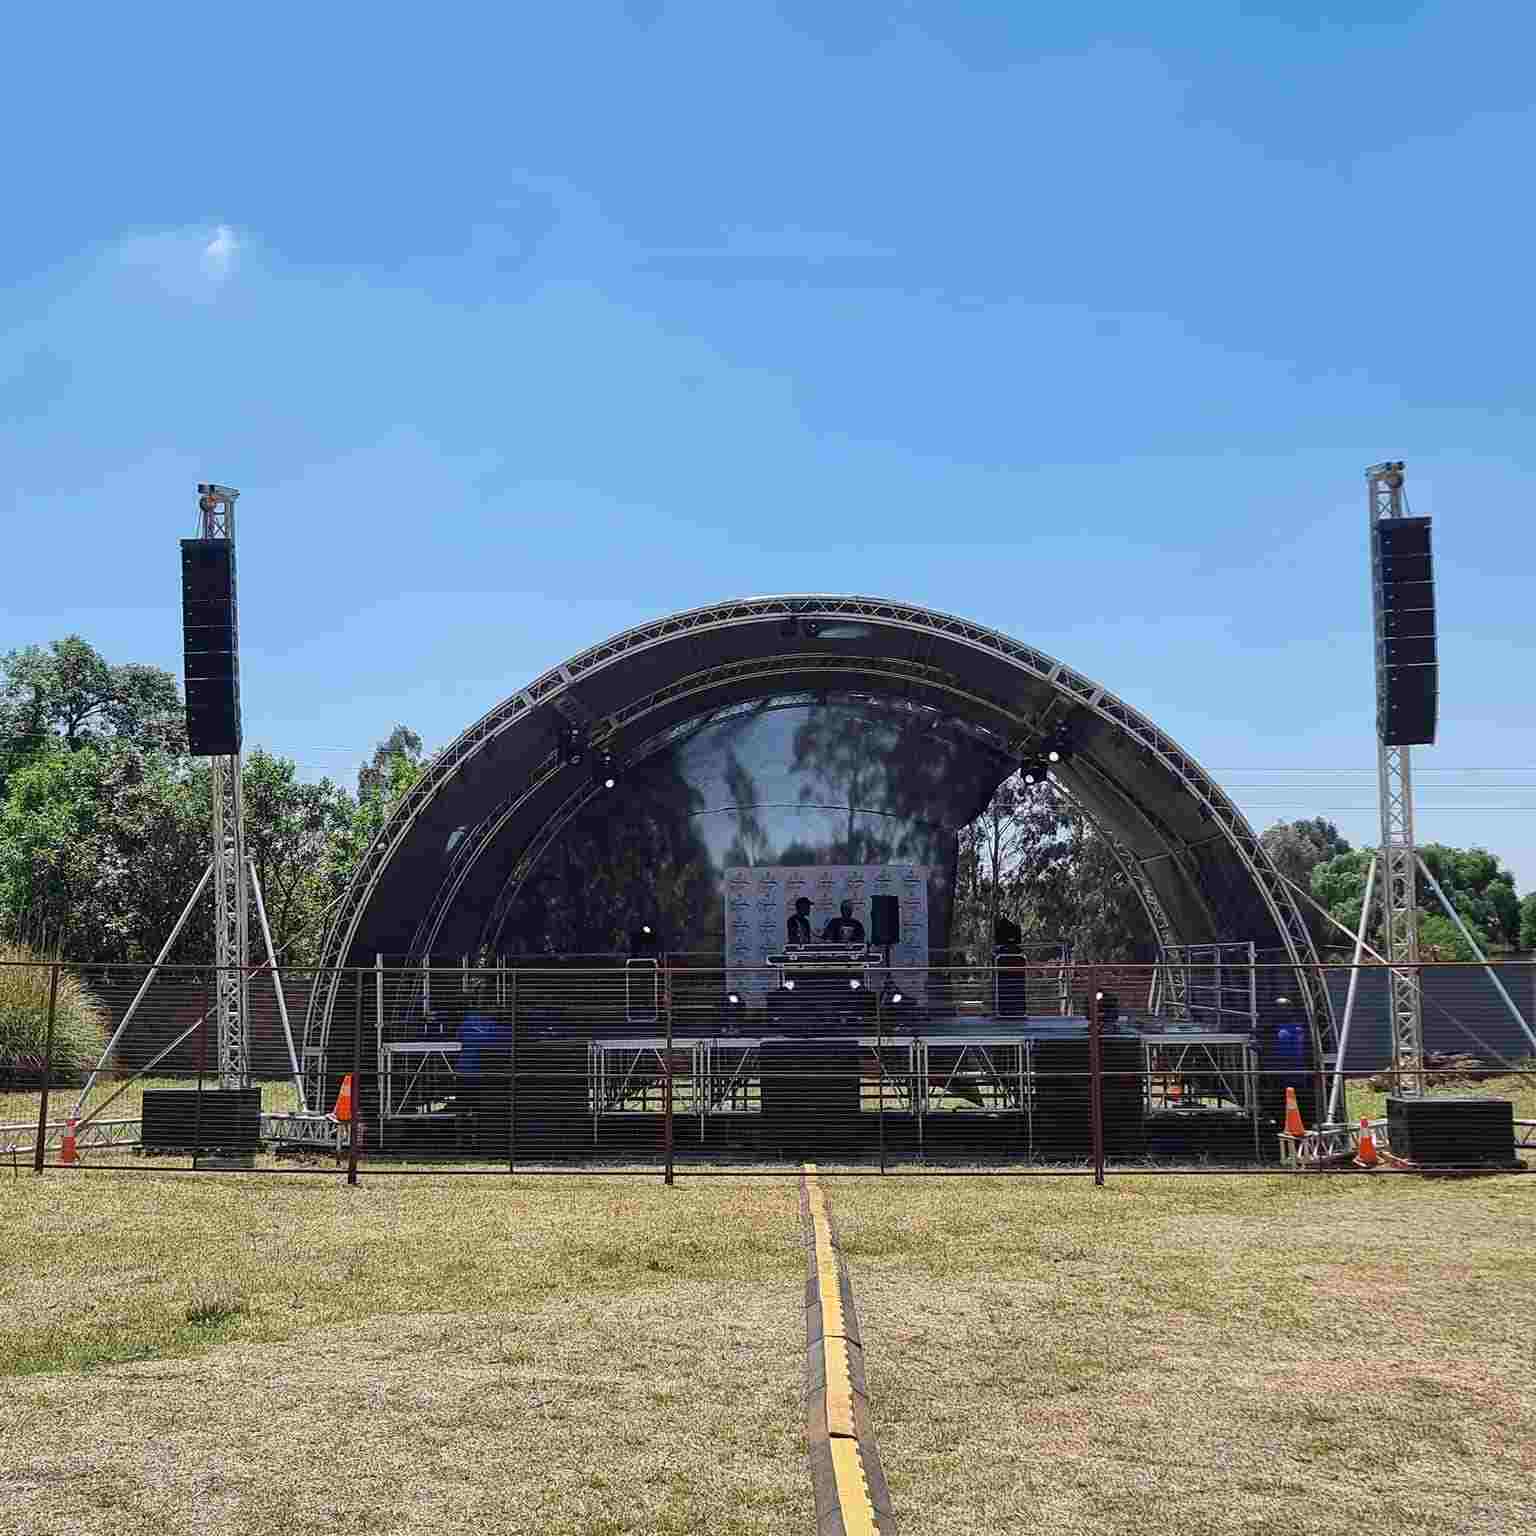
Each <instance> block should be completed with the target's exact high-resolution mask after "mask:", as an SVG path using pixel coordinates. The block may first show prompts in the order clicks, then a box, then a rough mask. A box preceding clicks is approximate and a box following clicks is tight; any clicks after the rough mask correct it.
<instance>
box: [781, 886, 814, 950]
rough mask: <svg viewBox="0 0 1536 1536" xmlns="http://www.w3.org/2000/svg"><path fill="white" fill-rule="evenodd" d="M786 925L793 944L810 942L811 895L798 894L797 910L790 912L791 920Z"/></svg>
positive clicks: (796, 899) (796, 900)
mask: <svg viewBox="0 0 1536 1536" xmlns="http://www.w3.org/2000/svg"><path fill="white" fill-rule="evenodd" d="M784 926H785V927H786V928H787V929H788V930H789V942H790V943H791V944H809V943H810V942H811V898H810V897H809V896H797V897H796V898H795V910H794V911H793V912H792V913H791V914H790V918H789V921H788V922H787V923H786V924H785V925H784Z"/></svg>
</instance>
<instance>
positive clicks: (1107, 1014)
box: [1093, 992, 1120, 1024]
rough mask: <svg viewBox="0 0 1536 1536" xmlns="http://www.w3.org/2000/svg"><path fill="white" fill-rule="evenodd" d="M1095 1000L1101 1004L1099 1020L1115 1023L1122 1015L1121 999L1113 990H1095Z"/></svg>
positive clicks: (1102, 1022) (1104, 1022)
mask: <svg viewBox="0 0 1536 1536" xmlns="http://www.w3.org/2000/svg"><path fill="white" fill-rule="evenodd" d="M1093 996H1094V1001H1095V1002H1097V1003H1098V1005H1099V1022H1100V1023H1101V1024H1113V1023H1114V1022H1115V1020H1116V1019H1118V1018H1119V1017H1120V999H1119V997H1118V996H1117V995H1116V994H1115V993H1113V992H1095V993H1094V994H1093Z"/></svg>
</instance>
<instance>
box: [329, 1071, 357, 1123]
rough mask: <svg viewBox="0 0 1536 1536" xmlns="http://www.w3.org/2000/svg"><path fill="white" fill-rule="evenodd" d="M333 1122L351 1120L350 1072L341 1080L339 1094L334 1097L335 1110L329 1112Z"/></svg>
mask: <svg viewBox="0 0 1536 1536" xmlns="http://www.w3.org/2000/svg"><path fill="white" fill-rule="evenodd" d="M331 1118H332V1119H334V1120H343V1121H345V1120H350V1119H351V1118H352V1074H351V1073H350V1072H348V1073H347V1075H346V1076H345V1077H344V1078H342V1080H341V1092H340V1093H338V1094H337V1095H336V1108H335V1109H333V1110H332V1111H331Z"/></svg>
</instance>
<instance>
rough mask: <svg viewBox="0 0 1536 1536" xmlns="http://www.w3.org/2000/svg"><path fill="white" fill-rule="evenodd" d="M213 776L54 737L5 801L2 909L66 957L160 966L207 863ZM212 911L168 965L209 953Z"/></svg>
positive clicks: (104, 745)
mask: <svg viewBox="0 0 1536 1536" xmlns="http://www.w3.org/2000/svg"><path fill="white" fill-rule="evenodd" d="M208 853H209V849H208V784H207V772H206V769H203V768H201V766H199V767H195V768H194V767H190V766H189V765H188V764H187V762H186V760H184V759H183V760H177V759H173V758H170V757H168V756H166V754H164V753H162V752H155V751H145V750H143V749H142V748H141V747H139V746H137V745H135V744H133V743H132V742H128V741H117V740H102V741H97V742H92V743H85V744H81V745H79V746H77V747H76V748H74V749H71V748H69V747H68V746H66V745H64V744H63V742H62V741H61V740H57V739H56V740H55V742H54V744H53V745H52V746H51V747H47V748H45V749H44V750H41V751H39V752H38V753H36V754H35V755H34V756H33V757H32V758H31V759H30V760H29V761H27V762H26V763H24V764H23V765H22V766H21V767H20V768H18V769H16V770H15V771H14V772H13V773H12V775H11V778H10V781H9V784H8V786H7V792H6V796H5V799H4V801H3V802H0V912H3V914H4V917H5V922H6V926H7V928H8V929H9V930H10V932H11V933H12V935H13V936H15V937H24V938H27V939H29V940H30V941H31V942H33V943H34V944H38V945H42V946H46V947H48V948H50V949H54V950H56V951H57V952H59V953H61V954H64V955H66V956H68V957H71V958H75V959H82V960H96V961H103V962H108V961H143V960H149V959H153V958H154V955H155V953H156V952H157V951H158V949H159V947H160V945H161V943H163V942H164V940H165V938H166V937H167V935H168V934H169V933H170V930H171V926H172V924H173V923H174V922H175V920H176V917H177V915H178V914H179V913H180V911H181V909H182V907H183V906H184V905H185V904H186V901H187V899H188V897H189V896H190V895H191V893H192V890H193V888H194V887H195V886H196V884H197V881H198V879H199V877H200V876H201V874H202V872H203V870H204V869H205V868H206V866H207V863H208ZM211 932H212V929H211V924H210V921H209V918H208V915H207V913H206V912H200V913H198V914H197V916H196V919H195V920H194V921H193V922H192V923H191V924H190V925H189V927H188V929H187V930H186V931H185V932H184V933H183V935H182V939H181V942H180V944H179V945H178V949H177V952H176V954H175V956H173V958H178V959H190V958H194V957H198V956H201V955H205V954H206V953H207V950H208V945H209V942H210V941H211Z"/></svg>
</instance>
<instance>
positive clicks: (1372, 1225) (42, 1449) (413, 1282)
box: [0, 1170, 1536, 1536]
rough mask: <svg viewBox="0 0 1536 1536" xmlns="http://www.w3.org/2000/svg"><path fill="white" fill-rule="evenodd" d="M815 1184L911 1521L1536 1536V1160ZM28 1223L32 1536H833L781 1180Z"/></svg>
mask: <svg viewBox="0 0 1536 1536" xmlns="http://www.w3.org/2000/svg"><path fill="white" fill-rule="evenodd" d="M828 1171H829V1172H830V1170H828ZM785 1172H786V1174H788V1173H789V1170H785ZM827 1188H828V1191H829V1194H830V1197H831V1200H832V1204H833V1209H834V1213H835V1217H836V1221H837V1224H838V1227H839V1230H840V1232H841V1235H842V1239H843V1243H844V1251H845V1253H846V1254H847V1257H848V1260H849V1264H850V1267H851V1272H852V1278H853V1284H854V1287H855V1291H856V1294H857V1296H858V1300H859V1309H860V1315H861V1321H862V1323H863V1327H864V1333H865V1338H866V1341H867V1345H868V1372H869V1381H870V1387H871V1391H872V1394H873V1398H874V1403H873V1408H874V1421H875V1428H876V1433H877V1436H878V1438H879V1441H880V1448H881V1454H882V1459H883V1461H884V1463H885V1466H886V1470H887V1474H888V1476H889V1478H890V1481H891V1485H892V1489H893V1492H894V1495H895V1500H896V1506H897V1511H898V1514H899V1515H900V1517H901V1519H902V1522H903V1528H904V1529H906V1530H908V1531H921V1532H923V1533H925V1536H927V1533H971V1532H977V1533H979V1532H983V1531H985V1532H987V1533H989V1536H990V1533H992V1532H996V1531H999V1530H1022V1529H1030V1530H1038V1531H1042V1532H1048V1533H1056V1532H1061V1533H1066V1532H1092V1533H1106V1536H1107V1533H1110V1532H1114V1533H1116V1536H1126V1533H1137V1532H1148V1533H1150V1532H1154V1531H1155V1532H1157V1533H1158V1536H1166V1533H1168V1532H1171V1531H1178V1532H1183V1531H1193V1532H1200V1533H1212V1536H1215V1533H1221V1536H1228V1533H1232V1536H1236V1533H1238V1532H1242V1533H1251V1532H1267V1531H1273V1532H1277V1533H1278V1532H1281V1531H1283V1532H1285V1533H1286V1536H1309V1533H1314V1532H1316V1533H1322V1532H1324V1531H1326V1532H1328V1533H1330V1536H1332V1533H1334V1532H1337V1531H1339V1530H1349V1529H1354V1528H1368V1529H1371V1530H1387V1531H1392V1532H1394V1533H1398V1532H1406V1533H1427V1532H1434V1533H1442V1532H1473V1531H1476V1532H1500V1531H1506V1530H1508V1531H1513V1530H1517V1529H1521V1528H1523V1527H1525V1526H1528V1524H1529V1522H1530V1520H1531V1518H1532V1517H1533V1516H1536V1496H1533V1495H1532V1493H1531V1492H1530V1491H1529V1490H1530V1489H1531V1488H1532V1487H1536V1372H1533V1365H1536V1342H1533V1335H1532V1329H1531V1323H1530V1318H1531V1317H1532V1315H1533V1306H1536V1264H1533V1263H1532V1262H1531V1258H1530V1255H1531V1251H1532V1244H1533V1240H1536V1176H1526V1177H1525V1178H1522V1177H1519V1176H1514V1177H1507V1176H1504V1177H1495V1178H1485V1179H1476V1180H1466V1181H1461V1182H1449V1181H1445V1182H1434V1181H1424V1180H1419V1179H1414V1178H1408V1177H1394V1176H1377V1177H1369V1176H1366V1175H1357V1176H1343V1177H1337V1178H1331V1177H1316V1178H1289V1179H1287V1178H1279V1177H1275V1178H1269V1177H1248V1178H1225V1179H1224V1178H1220V1177H1211V1178H1200V1177H1195V1178H1177V1179H1174V1178H1170V1179H1166V1180H1164V1179H1156V1178H1145V1177H1143V1178H1134V1179H1133V1178H1128V1177H1127V1178H1121V1179H1118V1180H1115V1179H1112V1180H1111V1183H1110V1184H1109V1186H1108V1187H1107V1188H1105V1189H1102V1190H1095V1189H1094V1188H1093V1187H1092V1185H1091V1184H1090V1183H1089V1182H1087V1181H1084V1180H1074V1181H1066V1180H1054V1179H1048V1178H1046V1179H1031V1180H1013V1179H1008V1178H1006V1177H1001V1178H987V1179H978V1180H962V1179H954V1178H933V1179H929V1180H927V1181H924V1180H922V1179H918V1178H902V1179H890V1180H885V1181H881V1180H878V1179H874V1178H865V1179H831V1178H829V1179H828V1181H827ZM0 1231H4V1232H5V1233H6V1237H7V1241H6V1242H5V1243H4V1244H0V1529H3V1530H5V1531H6V1532H7V1536H9V1533H10V1532H11V1531H15V1532H17V1533H19V1536H42V1533H45V1532H46V1533H48V1536H64V1533H85V1536H94V1533H97V1532H100V1533H103V1536H106V1533H109V1532H110V1533H112V1536H137V1533H144V1536H150V1533H152V1532H153V1533H155V1536H181V1533H183V1532H188V1533H190V1532H193V1531H198V1532H203V1531H209V1530H216V1531H219V1532H225V1531H229V1532H236V1533H246V1532H250V1533H252V1536H254V1533H255V1532H256V1531H257V1530H258V1528H260V1529H261V1530H262V1531H263V1533H265V1531H266V1530H269V1529H271V1528H273V1527H278V1528H282V1529H284V1530H287V1531H294V1532H298V1533H310V1532H322V1531H333V1530H339V1529H342V1528H346V1529H348V1530H353V1531H385V1532H393V1531H401V1532H404V1531H407V1530H411V1531H415V1530H421V1531H428V1532H430V1531H437V1530H442V1531H448V1530H455V1531H457V1530H459V1529H464V1528H485V1529H492V1530H496V1531H506V1532H514V1533H523V1532H529V1533H531V1532H535V1531H537V1532H550V1533H553V1536H577V1533H579V1536H627V1533H631V1532H633V1533H640V1532H658V1533H668V1536H679V1533H706V1532H707V1533H710V1536H715V1533H720V1536H741V1533H747V1532H752V1533H757V1532H768V1531H773V1532H775V1533H790V1532H796V1531H804V1532H808V1531H810V1529H811V1528H812V1512H811V1501H810V1493H809V1483H808V1478H807V1475H806V1468H805V1452H804V1444H803V1438H802V1430H803V1410H802V1406H801V1400H800V1375H799V1371H800V1361H801V1352H802V1348H803V1343H804V1339H803V1333H802V1322H801V1307H800V1303H801V1296H802V1282H803V1275H804V1268H803V1265H804V1259H803V1253H802V1250H801V1247H800V1242H799V1232H798V1225H797V1217H796V1210H795V1188H794V1181H793V1179H792V1177H785V1178H784V1179H782V1180H766V1179H742V1180H733V1179H728V1178H725V1179H722V1178H716V1179H697V1180H692V1181H690V1180H688V1179H687V1178H686V1177H684V1178H683V1180H682V1181H681V1182H680V1183H679V1185H678V1187H677V1188H675V1189H672V1190H667V1189H665V1188H663V1187H662V1186H661V1185H660V1184H659V1182H655V1181H653V1180H651V1179H649V1178H645V1179H616V1178H611V1179H604V1178H598V1177H591V1178H587V1177H579V1178H560V1179H542V1180H541V1179H536V1178H522V1177H520V1178H511V1179H501V1178H498V1179H451V1178H439V1177H423V1178H399V1179H389V1178H383V1177H370V1176H366V1175H365V1182H364V1184H363V1186H362V1188H360V1189H357V1190H348V1189H347V1188H346V1187H345V1186H344V1185H342V1184H340V1183H339V1182H337V1181H336V1180H335V1179H334V1178H327V1179H323V1180H321V1179H305V1178H269V1179H260V1178H249V1177H244V1176H226V1177H221V1178H218V1179H175V1178H169V1177H164V1176H156V1175H153V1174H149V1175H136V1176H131V1175H114V1174H110V1173H90V1172H87V1173H84V1174H79V1175H65V1174H62V1173H58V1172H52V1173H49V1174H47V1175H45V1176H44V1177H43V1178H41V1179H34V1178H31V1177H28V1176H23V1177H22V1178H20V1179H16V1180H12V1179H10V1178H9V1177H0Z"/></svg>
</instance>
